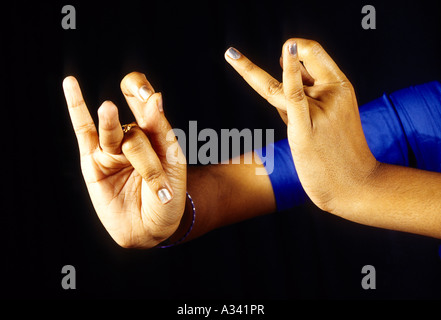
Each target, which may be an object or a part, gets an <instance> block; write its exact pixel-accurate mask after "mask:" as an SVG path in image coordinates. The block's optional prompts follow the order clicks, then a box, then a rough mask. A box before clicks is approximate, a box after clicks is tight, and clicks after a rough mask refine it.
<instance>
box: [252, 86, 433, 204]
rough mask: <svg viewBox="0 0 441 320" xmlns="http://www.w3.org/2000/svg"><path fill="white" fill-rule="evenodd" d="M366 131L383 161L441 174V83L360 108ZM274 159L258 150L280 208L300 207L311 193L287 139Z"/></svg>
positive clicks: (276, 149) (277, 148)
mask: <svg viewBox="0 0 441 320" xmlns="http://www.w3.org/2000/svg"><path fill="white" fill-rule="evenodd" d="M360 118H361V123H362V126H363V131H364V134H365V137H366V140H367V143H368V145H369V148H370V149H371V151H372V153H373V155H374V156H375V157H376V159H377V160H378V161H380V162H384V163H389V164H396V165H403V166H411V165H412V166H415V167H417V168H420V169H423V170H429V171H436V172H441V84H440V82H438V81H434V82H430V83H426V84H422V85H418V86H412V87H409V88H407V89H403V90H400V91H396V92H394V93H392V94H390V95H386V94H384V95H383V96H382V97H381V98H378V99H376V100H374V101H372V102H369V103H367V104H365V105H363V106H361V107H360ZM272 147H274V158H273V159H268V158H265V157H263V153H265V150H266V148H267V147H264V148H262V149H258V150H255V152H256V153H257V154H259V156H260V157H261V159H262V161H263V162H264V164H265V167H267V166H268V168H271V169H272V172H271V173H270V174H269V177H270V180H271V184H272V187H273V191H274V196H275V198H276V203H277V210H278V211H281V210H286V209H289V208H292V207H294V206H297V205H301V204H302V203H304V202H305V200H306V199H307V195H306V193H305V191H304V190H303V188H302V185H301V184H300V181H299V178H298V175H297V172H296V170H295V167H294V162H293V160H292V157H291V150H290V148H289V144H288V140H287V139H284V140H281V141H278V142H276V143H274V144H272ZM271 161H272V162H271Z"/></svg>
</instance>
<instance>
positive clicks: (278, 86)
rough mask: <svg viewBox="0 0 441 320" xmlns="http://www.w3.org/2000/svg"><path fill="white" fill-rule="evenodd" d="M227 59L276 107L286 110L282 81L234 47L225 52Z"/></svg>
mask: <svg viewBox="0 0 441 320" xmlns="http://www.w3.org/2000/svg"><path fill="white" fill-rule="evenodd" d="M225 59H226V60H227V61H228V62H229V63H230V64H231V66H232V67H233V68H234V69H235V70H236V71H237V72H238V73H239V74H240V75H241V76H242V77H243V78H244V79H245V81H246V82H247V83H248V84H249V85H250V86H251V87H252V88H253V89H254V90H255V91H256V92H257V93H258V94H260V95H261V96H262V97H263V98H264V99H266V100H267V101H268V102H269V103H271V104H272V105H273V106H274V107H276V108H280V109H281V110H286V107H285V97H284V95H283V89H282V83H280V82H279V81H277V80H276V79H274V78H273V77H272V76H271V75H270V74H269V73H267V72H266V71H265V70H263V69H261V68H260V67H258V66H257V65H255V64H254V63H253V62H252V61H251V60H249V59H248V58H247V57H245V56H244V55H242V54H241V53H240V52H239V51H238V50H237V49H235V48H233V47H231V48H229V49H228V50H227V51H226V52H225Z"/></svg>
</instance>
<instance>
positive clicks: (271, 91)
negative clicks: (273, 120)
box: [265, 79, 283, 96]
mask: <svg viewBox="0 0 441 320" xmlns="http://www.w3.org/2000/svg"><path fill="white" fill-rule="evenodd" d="M282 88H283V85H282V83H281V82H279V81H277V80H276V79H269V80H268V82H267V84H266V87H265V89H266V90H265V91H266V92H267V94H268V95H269V96H272V95H275V94H278V93H280V92H281V91H282Z"/></svg>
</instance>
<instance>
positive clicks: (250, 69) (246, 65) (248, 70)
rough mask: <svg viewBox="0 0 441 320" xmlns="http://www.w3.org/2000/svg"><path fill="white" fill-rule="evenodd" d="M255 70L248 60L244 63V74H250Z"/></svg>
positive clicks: (254, 66)
mask: <svg viewBox="0 0 441 320" xmlns="http://www.w3.org/2000/svg"><path fill="white" fill-rule="evenodd" d="M255 68H256V65H255V64H254V63H252V62H251V61H249V60H248V61H247V62H245V63H244V65H243V70H244V72H245V73H251V72H253V71H254V70H255Z"/></svg>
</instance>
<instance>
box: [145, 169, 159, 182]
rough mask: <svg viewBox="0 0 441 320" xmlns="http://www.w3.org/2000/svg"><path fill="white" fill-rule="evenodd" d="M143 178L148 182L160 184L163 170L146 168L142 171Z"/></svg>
mask: <svg viewBox="0 0 441 320" xmlns="http://www.w3.org/2000/svg"><path fill="white" fill-rule="evenodd" d="M142 178H143V179H144V180H145V182H147V183H148V184H159V183H160V181H162V172H161V171H159V170H157V169H151V168H150V170H145V172H143V173H142Z"/></svg>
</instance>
